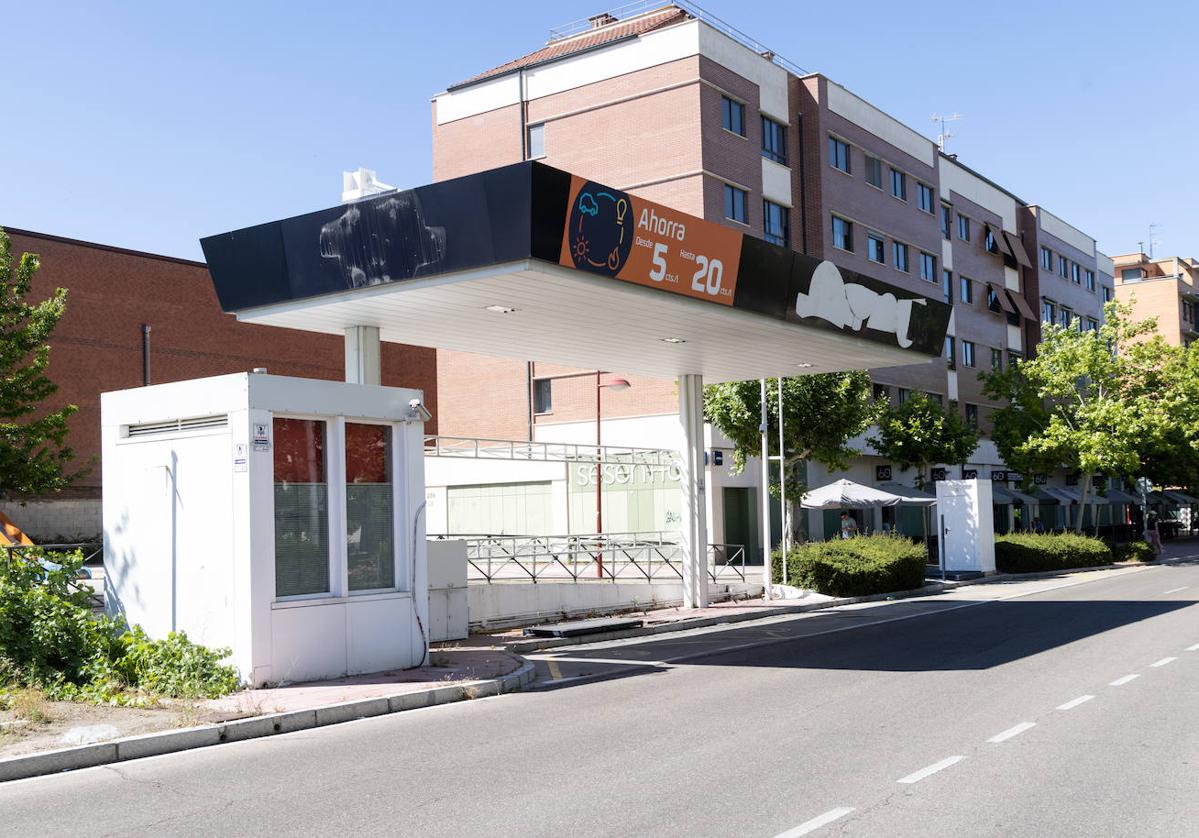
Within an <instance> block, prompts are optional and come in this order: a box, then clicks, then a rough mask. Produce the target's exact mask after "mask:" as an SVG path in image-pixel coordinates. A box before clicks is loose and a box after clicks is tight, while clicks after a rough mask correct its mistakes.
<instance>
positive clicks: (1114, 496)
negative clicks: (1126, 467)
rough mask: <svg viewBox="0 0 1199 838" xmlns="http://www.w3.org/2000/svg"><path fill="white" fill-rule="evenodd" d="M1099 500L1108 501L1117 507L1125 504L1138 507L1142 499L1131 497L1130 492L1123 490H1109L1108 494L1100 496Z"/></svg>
mask: <svg viewBox="0 0 1199 838" xmlns="http://www.w3.org/2000/svg"><path fill="white" fill-rule="evenodd" d="M1098 499H1099V500H1101V501H1106V502H1107V503H1109V504H1114V505H1116V506H1120V505H1123V504H1133V505H1136V504H1139V503H1140V502H1141V499H1140V498H1138V497H1136V496H1135V495H1130V494H1129V493H1128V492H1126V491H1124V490H1123V489H1108V490H1107V494H1106V495H1100V496H1099V497H1098Z"/></svg>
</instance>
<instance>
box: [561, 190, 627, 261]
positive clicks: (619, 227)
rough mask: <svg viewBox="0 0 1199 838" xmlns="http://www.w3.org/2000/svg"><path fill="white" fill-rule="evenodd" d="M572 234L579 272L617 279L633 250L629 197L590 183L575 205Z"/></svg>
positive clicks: (572, 249)
mask: <svg viewBox="0 0 1199 838" xmlns="http://www.w3.org/2000/svg"><path fill="white" fill-rule="evenodd" d="M568 230H569V232H568V235H569V244H570V255H571V259H572V261H573V262H574V266H575V267H576V268H580V269H582V270H587V271H594V272H596V273H602V274H606V275H608V276H616V274H617V273H619V272H620V269H621V268H622V267H624V263H625V260H626V259H628V257H629V250H630V249H631V248H632V247H633V213H632V212H631V205H630V202H629V196H628V195H626V194H625V193H624V192H620V191H618V190H615V189H609V188H607V187H605V186H600V185H598V184H595V183H590V182H588V183H587V184H585V185H584V186H583V188H582V189H581V190H580V191H579V193H578V198H577V199H576V200H575V201H574V202H573V203H572V206H571V211H570V221H569V227H568Z"/></svg>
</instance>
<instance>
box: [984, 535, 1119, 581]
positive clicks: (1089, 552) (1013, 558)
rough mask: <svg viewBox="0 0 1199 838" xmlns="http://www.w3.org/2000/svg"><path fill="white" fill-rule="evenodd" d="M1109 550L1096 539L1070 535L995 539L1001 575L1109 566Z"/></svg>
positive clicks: (1019, 536) (997, 562)
mask: <svg viewBox="0 0 1199 838" xmlns="http://www.w3.org/2000/svg"><path fill="white" fill-rule="evenodd" d="M1112 561H1113V556H1112V550H1111V548H1110V547H1108V546H1107V545H1106V544H1104V543H1103V542H1102V541H1100V540H1099V539H1098V538H1091V537H1090V536H1086V535H1075V534H1073V533H1045V534H1039V533H1009V534H1007V535H1001V536H998V537H996V539H995V566H996V568H997V569H998V570H999V572H1000V573H1036V572H1038V571H1048V570H1071V569H1073V568H1079V567H1097V566H1099V565H1105V564H1111V563H1112Z"/></svg>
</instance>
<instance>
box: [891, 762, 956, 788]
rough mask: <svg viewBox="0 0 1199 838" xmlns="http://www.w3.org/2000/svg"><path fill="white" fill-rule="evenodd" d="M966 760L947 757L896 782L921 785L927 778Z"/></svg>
mask: <svg viewBox="0 0 1199 838" xmlns="http://www.w3.org/2000/svg"><path fill="white" fill-rule="evenodd" d="M964 759H965V757H963V756H956V757H946V758H945V759H943V760H941V761H940V762H934V763H933V764H932V765H930V766H928V767H927V768H921V769H920V770H919V771H917V772H915V773H914V774H909V775H908V776H906V777H900V778H899V779H898V780H896V782H898V783H908V784H911V783H919V782H920V781H921V780H923V779H924V778H925V777H931V776H932V775H933V774H936V773H937V772H938V771H943V770H944V769H946V768H948V767H949V766H951V765H957V764H958V763H959V762H961V761H962V760H964Z"/></svg>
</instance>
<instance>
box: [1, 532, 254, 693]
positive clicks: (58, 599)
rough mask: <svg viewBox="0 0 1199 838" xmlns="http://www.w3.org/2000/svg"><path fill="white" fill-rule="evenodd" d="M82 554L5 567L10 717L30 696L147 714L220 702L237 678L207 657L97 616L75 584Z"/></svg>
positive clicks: (177, 640) (195, 648)
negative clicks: (171, 700)
mask: <svg viewBox="0 0 1199 838" xmlns="http://www.w3.org/2000/svg"><path fill="white" fill-rule="evenodd" d="M82 562H83V556H82V554H81V553H73V554H55V555H54V557H53V562H52V563H51V562H49V561H48V560H47V559H46V557H45V556H42V555H39V554H38V553H37V552H36V551H29V552H28V553H25V554H22V555H19V556H15V557H13V559H12V560H11V561H9V562H7V563H6V564H4V565H0V695H2V696H4V703H5V704H8V705H9V707H10V709H11V708H12V707H13V706H14V703H15V702H19V701H21V700H22V698H21V696H23V695H26V694H27V693H28V692H29V691H30V690H32V691H36V692H37V693H38V694H39V695H41V696H43V698H44V699H49V700H54V701H87V702H93V703H97V704H113V705H132V706H147V705H150V704H154V703H156V702H157V701H158V700H159V699H160V698H164V697H175V698H189V699H199V698H217V697H220V696H223V695H227V694H228V693H230V692H233V691H234V690H235V689H236V688H237V686H238V679H237V672H236V670H235V669H234V668H233V667H231V666H228V665H226V664H223V663H222V662H221V661H222V660H223V659H224V658H225V657H227V656H228V654H229V650H227V649H209V648H206V647H204V646H199V645H197V644H195V643H192V642H191V641H189V640H188V639H187V636H186V635H185V634H183V633H171V634H170V635H169V636H167V637H166V638H165V639H162V640H152V639H151V638H150V637H148V636H147V635H146V633H145V632H144V631H142V630H141V629H140V628H139V627H133V628H132V629H131V628H129V627H127V626H126V625H125V624H124V623H123V622H121V621H119V620H116V619H113V618H111V617H104V616H99V615H96V614H93V613H92V611H91V605H90V602H89V592H88V591H87V590H86V589H85V588H82V587H80V586H79V585H78V584H77V582H76V579H77V576H78V571H79V567H80V565H81V564H82Z"/></svg>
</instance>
